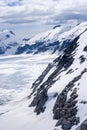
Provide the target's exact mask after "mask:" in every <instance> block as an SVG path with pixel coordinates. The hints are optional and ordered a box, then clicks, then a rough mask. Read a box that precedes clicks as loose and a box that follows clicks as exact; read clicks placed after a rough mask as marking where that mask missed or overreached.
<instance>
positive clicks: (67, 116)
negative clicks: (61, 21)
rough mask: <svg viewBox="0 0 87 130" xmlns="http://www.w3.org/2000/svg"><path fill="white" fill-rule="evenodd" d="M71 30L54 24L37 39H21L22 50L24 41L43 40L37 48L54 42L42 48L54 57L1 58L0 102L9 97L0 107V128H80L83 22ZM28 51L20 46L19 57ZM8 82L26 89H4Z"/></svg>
mask: <svg viewBox="0 0 87 130" xmlns="http://www.w3.org/2000/svg"><path fill="white" fill-rule="evenodd" d="M70 28H71V27H70ZM70 28H62V26H57V27H54V29H52V30H51V32H50V31H48V32H46V33H43V34H41V35H38V36H36V38H35V37H34V38H32V39H24V42H25V44H24V45H23V44H22V47H23V46H25V45H26V42H27V46H33V45H34V46H35V44H36V41H39V43H41V42H43V41H45V42H44V43H42V44H40V45H42V46H43V45H44V44H45V45H46V44H47V45H49V44H53V43H54V42H57V46H56V45H55V47H54V46H53V45H52V48H51V49H50V47H51V46H49V49H48V50H47V51H51V50H52V51H51V53H53V52H57V53H55V54H54V55H48V57H47V54H45V55H43V53H42V54H38V55H33V56H32V55H18V56H12V57H10V56H9V57H8V56H7V57H1V58H0V61H1V63H0V65H1V66H0V67H1V70H2V68H3V67H5V68H4V70H5V71H4V70H3V72H2V73H0V75H1V77H3V75H5V76H6V77H5V78H2V79H3V81H2V79H1V81H2V83H1V86H2V88H1V95H2V96H1V99H2V97H3V98H5V97H6V99H8V100H4V102H5V103H4V105H1V106H0V123H1V124H0V129H1V130H19V129H21V130H44V129H46V130H84V129H82V128H81V129H80V128H79V126H80V125H81V124H83V121H84V120H86V119H87V94H86V93H87V88H86V84H87V80H86V79H87V22H83V23H81V24H78V25H76V26H75V27H73V28H71V29H70ZM48 39H49V40H48ZM39 43H38V44H39ZM37 48H38V47H37ZM20 49H21V48H20ZM31 50H32V49H31ZM35 50H36V51H37V49H35V48H34V50H33V53H34V54H36V51H35ZM41 50H42V49H41ZM28 51H29V50H27V49H26V48H25V51H24V52H23V53H25V52H27V53H28ZM39 52H40V51H39ZM42 52H43V51H42ZM29 56H30V57H29ZM52 56H53V58H52V59H51V57H52ZM44 57H45V58H44ZM33 58H34V59H33ZM13 59H14V60H13ZM50 60H51V61H50ZM11 61H12V62H11ZM3 64H5V65H3ZM8 66H10V67H9V68H8ZM8 69H9V70H8ZM40 73H41V74H40ZM39 75H40V76H39ZM37 77H38V78H37ZM8 79H11V81H9V82H8ZM6 80H7V82H6ZM3 82H4V85H3ZM5 83H6V84H5ZM13 83H15V84H14V87H16V88H18V87H19V86H23V87H24V86H26V87H27V88H25V87H24V88H23V89H22V88H20V89H18V90H17V89H16V90H13V89H12V90H11V91H10V90H9V89H7V90H6V87H7V88H8V87H9V86H10V87H11V86H12V84H13ZM31 84H32V85H31ZM5 85H7V86H5ZM3 86H5V88H4V90H3ZM28 86H29V87H28ZM25 91H27V92H25ZM8 93H9V94H8ZM13 93H14V94H13ZM3 95H4V96H3ZM8 96H9V97H10V99H9V98H8ZM9 100H10V101H9ZM1 101H2V102H3V100H1ZM6 101H7V104H6ZM3 124H4V125H3ZM81 126H82V125H81ZM83 127H84V125H83ZM76 128H77V129H76ZM86 128H87V124H86Z"/></svg>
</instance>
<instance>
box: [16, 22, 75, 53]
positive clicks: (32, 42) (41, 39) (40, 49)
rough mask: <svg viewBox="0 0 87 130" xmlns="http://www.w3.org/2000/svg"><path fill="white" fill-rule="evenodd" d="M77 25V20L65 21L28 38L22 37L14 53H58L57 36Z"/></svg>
mask: <svg viewBox="0 0 87 130" xmlns="http://www.w3.org/2000/svg"><path fill="white" fill-rule="evenodd" d="M76 25H77V22H73V24H71V22H70V23H69V22H67V23H65V24H61V25H57V26H55V27H54V28H53V29H51V30H49V31H47V32H44V33H41V34H38V35H36V36H34V37H32V38H29V39H23V43H22V45H20V46H19V47H18V48H17V51H16V54H22V53H27V54H30V53H32V54H39V53H50V54H53V53H55V52H57V53H58V48H59V46H60V43H61V40H59V37H60V36H61V35H62V34H63V33H64V32H66V31H69V30H71V29H72V28H73V27H75V26H76Z"/></svg>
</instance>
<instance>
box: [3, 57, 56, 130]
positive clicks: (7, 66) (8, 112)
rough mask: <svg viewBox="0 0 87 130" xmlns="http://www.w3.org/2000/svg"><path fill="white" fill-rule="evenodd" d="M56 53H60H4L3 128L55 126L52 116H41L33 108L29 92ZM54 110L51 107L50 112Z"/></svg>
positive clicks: (8, 129) (25, 128) (27, 129)
mask: <svg viewBox="0 0 87 130" xmlns="http://www.w3.org/2000/svg"><path fill="white" fill-rule="evenodd" d="M55 57H56V55H52V56H51V55H35V56H33V55H20V56H3V57H0V130H19V129H21V130H34V129H35V128H36V129H38V130H41V128H42V127H43V129H47V126H49V127H50V128H53V123H52V122H54V121H52V120H49V121H48V119H49V117H46V118H45V117H44V116H43V115H41V116H39V117H38V118H37V116H36V115H35V114H34V113H33V109H32V110H31V109H29V107H28V105H29V100H28V98H27V96H28V95H29V93H30V92H31V84H32V83H33V82H34V81H35V80H36V79H37V77H38V76H39V75H40V74H41V73H42V71H43V70H44V69H45V68H46V67H47V65H48V63H51V62H52V61H53V59H54V58H55ZM49 109H50V107H49ZM47 111H49V110H47ZM51 113H52V112H51ZM51 113H50V111H49V116H51ZM51 118H52V117H51ZM41 120H43V122H44V124H45V125H44V126H43V122H40V121H41ZM45 122H46V123H45ZM46 124H47V125H46Z"/></svg>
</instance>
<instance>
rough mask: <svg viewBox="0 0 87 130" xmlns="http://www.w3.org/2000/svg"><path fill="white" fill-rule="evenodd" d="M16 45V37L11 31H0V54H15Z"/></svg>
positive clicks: (17, 43) (17, 44)
mask: <svg viewBox="0 0 87 130" xmlns="http://www.w3.org/2000/svg"><path fill="white" fill-rule="evenodd" d="M18 46H19V41H18V38H17V36H16V35H15V33H14V32H13V31H9V30H3V31H1V32H0V54H5V55H10V54H15V52H16V49H17V48H18Z"/></svg>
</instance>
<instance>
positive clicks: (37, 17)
mask: <svg viewBox="0 0 87 130" xmlns="http://www.w3.org/2000/svg"><path fill="white" fill-rule="evenodd" d="M0 11H1V13H0V22H1V23H9V24H26V23H29V24H30V23H38V22H39V23H41V24H55V23H58V22H60V21H61V20H71V19H78V20H86V19H87V17H86V13H87V0H0Z"/></svg>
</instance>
